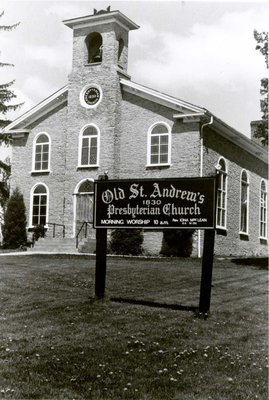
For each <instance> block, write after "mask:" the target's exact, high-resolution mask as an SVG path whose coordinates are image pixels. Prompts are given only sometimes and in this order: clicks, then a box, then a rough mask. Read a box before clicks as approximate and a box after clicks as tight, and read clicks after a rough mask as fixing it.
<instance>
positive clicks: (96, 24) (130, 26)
mask: <svg viewBox="0 0 269 400" xmlns="http://www.w3.org/2000/svg"><path fill="white" fill-rule="evenodd" d="M63 23H64V24H65V25H66V26H68V27H69V28H71V29H72V30H73V67H72V73H76V72H77V69H78V68H79V69H80V70H84V73H85V74H87V71H89V70H90V71H92V70H93V68H95V69H96V67H97V69H98V70H99V69H100V68H108V67H111V66H114V68H119V69H121V70H122V71H124V72H125V73H127V67H128V34H129V31H130V30H134V29H138V28H139V26H138V25H137V24H135V23H134V22H132V21H131V20H130V19H129V18H127V17H126V16H125V15H123V14H122V13H121V12H120V11H110V6H109V7H108V8H107V9H106V10H101V11H97V10H95V9H94V13H93V14H92V15H89V16H85V17H79V18H73V19H69V20H65V21H63ZM98 67H99V68H98ZM81 72H82V73H83V71H81Z"/></svg>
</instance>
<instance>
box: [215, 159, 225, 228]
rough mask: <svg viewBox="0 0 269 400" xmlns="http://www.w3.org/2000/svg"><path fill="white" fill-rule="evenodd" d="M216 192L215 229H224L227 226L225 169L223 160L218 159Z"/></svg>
mask: <svg viewBox="0 0 269 400" xmlns="http://www.w3.org/2000/svg"><path fill="white" fill-rule="evenodd" d="M218 164H219V167H220V169H219V170H218V173H219V175H218V191H217V216H216V218H217V224H216V225H217V227H218V228H224V229H226V224H227V167H226V162H225V160H224V159H223V158H220V159H219V162H218Z"/></svg>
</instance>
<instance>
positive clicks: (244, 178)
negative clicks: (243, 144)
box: [240, 170, 249, 234]
mask: <svg viewBox="0 0 269 400" xmlns="http://www.w3.org/2000/svg"><path fill="white" fill-rule="evenodd" d="M248 210H249V180H248V174H247V172H246V171H245V170H243V171H242V173H241V195H240V232H241V233H245V234H248Z"/></svg>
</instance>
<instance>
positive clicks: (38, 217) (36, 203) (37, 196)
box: [30, 183, 48, 226]
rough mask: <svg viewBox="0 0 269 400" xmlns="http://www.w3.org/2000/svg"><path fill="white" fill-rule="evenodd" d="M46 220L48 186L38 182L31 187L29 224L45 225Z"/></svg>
mask: <svg viewBox="0 0 269 400" xmlns="http://www.w3.org/2000/svg"><path fill="white" fill-rule="evenodd" d="M47 222H48V188H47V186H46V185H44V184H42V183H39V184H38V185H36V186H34V188H33V189H32V195H31V223H30V225H31V226H35V225H46V223H47Z"/></svg>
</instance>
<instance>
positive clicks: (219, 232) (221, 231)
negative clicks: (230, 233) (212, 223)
mask: <svg viewBox="0 0 269 400" xmlns="http://www.w3.org/2000/svg"><path fill="white" fill-rule="evenodd" d="M216 232H217V235H220V236H227V229H226V228H224V227H223V226H217V227H216Z"/></svg>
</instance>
